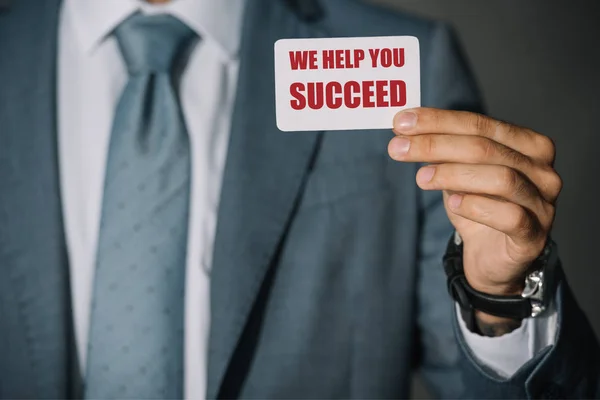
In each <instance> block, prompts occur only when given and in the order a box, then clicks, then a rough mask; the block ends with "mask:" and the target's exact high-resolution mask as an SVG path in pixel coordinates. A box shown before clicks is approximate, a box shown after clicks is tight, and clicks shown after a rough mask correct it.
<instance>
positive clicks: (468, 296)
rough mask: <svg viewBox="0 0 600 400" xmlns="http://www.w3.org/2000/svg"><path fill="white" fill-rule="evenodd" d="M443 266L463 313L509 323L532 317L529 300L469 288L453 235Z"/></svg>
mask: <svg viewBox="0 0 600 400" xmlns="http://www.w3.org/2000/svg"><path fill="white" fill-rule="evenodd" d="M443 262H444V270H445V272H446V275H447V277H448V281H447V282H448V292H449V293H450V296H452V298H453V299H454V300H455V301H456V302H457V303H458V304H459V305H460V307H461V309H463V310H464V311H465V312H467V313H471V314H472V313H473V310H479V311H482V312H484V313H486V314H491V315H495V316H498V317H503V318H512V319H523V318H527V317H530V316H531V314H532V305H531V301H530V299H528V298H525V297H523V296H520V295H516V296H498V295H492V294H488V293H483V292H480V291H478V290H476V289H474V288H473V287H472V286H471V285H470V284H469V282H468V281H467V278H466V276H465V273H464V269H463V259H462V243H460V244H457V243H456V240H455V236H454V235H453V236H452V237H451V238H450V240H449V241H448V247H447V249H446V254H445V255H444V259H443ZM463 315H464V313H463Z"/></svg>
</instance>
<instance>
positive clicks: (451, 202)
mask: <svg viewBox="0 0 600 400" xmlns="http://www.w3.org/2000/svg"><path fill="white" fill-rule="evenodd" d="M462 201H463V196H462V195H461V194H453V195H452V196H450V198H449V199H448V206H449V207H450V208H451V209H453V210H456V209H457V208H458V207H460V205H461V203H462Z"/></svg>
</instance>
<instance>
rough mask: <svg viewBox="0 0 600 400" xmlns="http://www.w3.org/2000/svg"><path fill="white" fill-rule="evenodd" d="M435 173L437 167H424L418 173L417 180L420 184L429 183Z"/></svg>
mask: <svg viewBox="0 0 600 400" xmlns="http://www.w3.org/2000/svg"><path fill="white" fill-rule="evenodd" d="M434 174H435V167H423V168H421V169H420V170H419V172H418V173H417V181H418V182H419V183H420V184H424V183H429V182H430V181H431V178H433V175H434Z"/></svg>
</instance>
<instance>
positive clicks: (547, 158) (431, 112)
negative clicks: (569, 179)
mask: <svg viewBox="0 0 600 400" xmlns="http://www.w3.org/2000/svg"><path fill="white" fill-rule="evenodd" d="M393 130H394V133H396V134H397V135H406V136H412V135H422V134H431V133H435V134H443V135H470V136H483V137H486V138H488V139H491V140H493V141H495V142H497V143H500V144H502V145H504V146H506V147H509V148H511V149H513V150H515V151H518V152H519V153H521V154H524V155H526V156H528V157H531V158H533V159H536V160H540V161H542V162H544V163H547V164H552V163H553V162H554V156H555V149H554V143H553V142H552V140H550V139H549V138H548V137H546V136H544V135H541V134H539V133H537V132H535V131H533V130H531V129H528V128H523V127H520V126H517V125H513V124H509V123H507V122H503V121H498V120H495V119H493V118H490V117H487V116H485V115H482V114H477V113H472V112H467V111H451V110H441V109H436V108H425V107H422V108H413V109H410V110H405V111H401V112H399V113H398V114H396V116H395V117H394V129H393Z"/></svg>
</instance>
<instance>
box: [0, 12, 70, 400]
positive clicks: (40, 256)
mask: <svg viewBox="0 0 600 400" xmlns="http://www.w3.org/2000/svg"><path fill="white" fill-rule="evenodd" d="M59 6H60V4H59V0H44V1H39V0H19V1H14V2H13V4H12V6H11V8H10V9H8V10H4V11H3V13H2V14H0V54H1V56H0V57H2V62H0V88H1V89H0V229H1V230H0V281H1V283H0V304H2V305H3V307H4V310H3V311H2V312H3V314H2V316H3V318H2V320H0V331H1V332H2V337H3V342H4V343H5V346H6V347H2V350H4V352H3V354H2V356H1V357H0V366H1V367H2V368H0V370H2V371H4V372H3V375H2V394H3V395H4V396H7V397H32V398H41V397H55V398H62V397H65V396H67V395H68V392H67V390H68V387H67V385H68V382H69V379H68V368H69V361H68V359H69V355H70V351H69V350H70V347H69V341H70V340H71V339H72V337H71V332H72V331H71V328H70V318H69V317H68V315H69V309H70V308H69V307H70V306H69V282H68V271H67V260H66V251H65V243H64V232H63V227H62V218H61V208H60V195H59V180H58V166H57V144H56V104H55V103H56V101H55V98H56V90H55V86H56V85H55V76H56V73H55V72H56V70H55V65H56V50H57V32H58V13H59ZM9 343H10V344H11V345H10V346H8V344H9ZM1 346H2V345H0V347H1ZM5 373H7V374H8V375H6V374H5Z"/></svg>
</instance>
